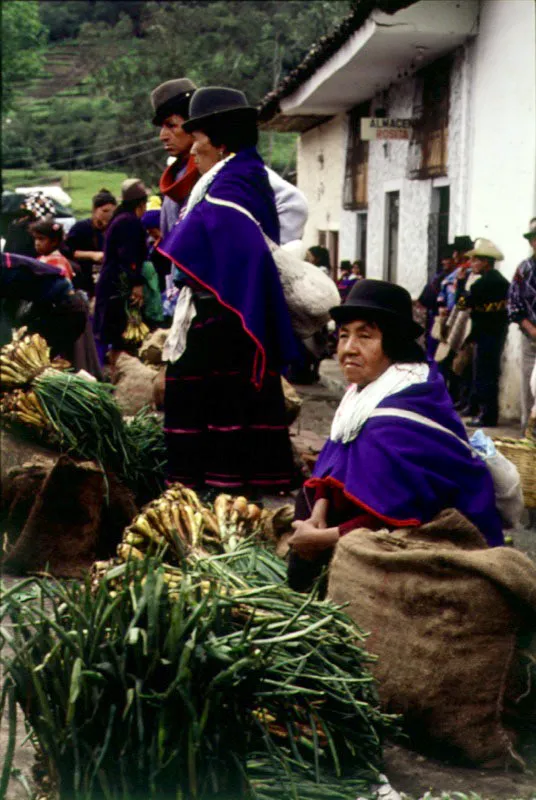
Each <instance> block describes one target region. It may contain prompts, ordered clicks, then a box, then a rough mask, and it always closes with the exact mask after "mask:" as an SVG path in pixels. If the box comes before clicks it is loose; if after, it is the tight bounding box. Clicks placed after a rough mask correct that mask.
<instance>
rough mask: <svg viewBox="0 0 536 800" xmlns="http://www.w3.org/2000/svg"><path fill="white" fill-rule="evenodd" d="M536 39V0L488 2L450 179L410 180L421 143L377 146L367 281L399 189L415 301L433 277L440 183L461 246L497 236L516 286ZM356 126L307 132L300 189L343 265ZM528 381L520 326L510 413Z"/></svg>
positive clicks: (406, 87)
mask: <svg viewBox="0 0 536 800" xmlns="http://www.w3.org/2000/svg"><path fill="white" fill-rule="evenodd" d="M535 39H536V3H534V2H533V0H481V9H480V20H479V29H478V34H477V36H476V37H475V38H474V39H472V40H469V41H468V42H467V43H466V44H465V45H464V46H463V47H460V48H459V49H458V50H457V51H456V53H455V54H454V64H453V69H452V78H451V91H450V108H449V142H448V176H447V178H442V179H437V180H435V181H432V180H410V179H409V178H408V177H407V174H408V156H410V147H412V145H411V144H410V143H408V142H404V141H389V142H381V141H375V142H371V143H370V149H369V186H368V197H369V206H368V226H367V227H368V231H367V235H368V239H367V276H368V277H378V278H381V277H383V274H384V260H385V249H386V225H385V222H386V220H385V211H386V192H389V191H399V192H400V220H399V250H398V276H397V280H398V282H399V283H400V284H402V285H403V286H405V287H406V288H407V289H408V290H409V292H410V293H411V294H412V296H413V297H416V296H417V295H418V294H419V293H420V291H421V289H422V287H423V286H424V284H425V282H426V280H427V269H428V215H429V213H430V210H431V200H432V191H433V188H434V186H438V185H449V186H450V224H449V238H450V240H451V241H452V239H453V238H454V236H456V235H461V234H468V235H470V236H471V237H473V238H476V237H479V236H484V237H486V238H490V239H492V240H493V241H494V242H495V243H496V244H497V245H498V246H499V247H500V249H501V250H502V251H503V252H504V253H505V261H504V262H503V263H502V264H501V265H500V269H501V271H502V272H503V274H504V275H505V276H506V277H507V278H508V279H511V277H512V275H513V272H514V270H515V267H516V266H517V264H518V263H519V262H520V261H521V260H522V259H523V258H525V257H526V256H527V255H528V247H527V245H526V242H525V240H524V239H523V238H522V236H521V233H522V232H523V230H525V228H526V225H527V223H528V221H529V219H530V218H531V217H532V216H534V215H535V214H536V48H535ZM415 93H416V80H415V78H412V77H410V78H407V79H405V80H403V81H401V82H399V83H396V84H394V85H392V86H391V87H390V88H389V90H388V93H387V97H388V99H387V102H386V103H385V102H384V101H385V98H384V97H382V98H380V97H378V98H376V99H377V100H378V105H386V106H387V110H388V114H389V116H391V117H411V116H412V114H413V110H414V109H413V107H414V102H415ZM380 99H381V100H382V102H380ZM347 124H348V117H347V115H346V114H339V115H338V116H336V117H335V118H334V119H332V120H331V121H330V122H327V123H325V124H323V125H321V126H318V127H317V128H314V129H313V130H311V131H308V132H307V133H305V134H303V135H302V136H301V138H300V143H299V146H298V186H299V188H300V189H301V190H302V191H303V192H304V193H305V194H306V196H307V197H308V199H309V203H310V216H309V220H308V223H307V226H306V229H305V235H304V241H305V243H306V245H308V246H309V245H311V244H315V243H316V242H317V241H318V235H317V232H318V230H338V231H339V257H340V259H345V258H348V259H351V260H353V258H355V255H356V238H357V224H356V223H357V215H356V212H353V211H344V210H343V209H342V191H343V185H344V168H345V157H346V142H347ZM322 160H323V164H322ZM519 374H520V348H519V333H518V331H517V329H516V328H515V327H514V326H511V328H510V333H509V338H508V343H507V346H506V348H505V357H504V359H503V369H502V379H501V397H500V405H501V413H502V415H503V416H505V417H516V416H518V414H519Z"/></svg>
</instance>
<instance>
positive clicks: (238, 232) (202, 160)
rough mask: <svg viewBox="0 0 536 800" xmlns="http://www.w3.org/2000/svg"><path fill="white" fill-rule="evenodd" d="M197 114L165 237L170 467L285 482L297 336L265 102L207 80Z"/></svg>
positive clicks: (182, 474)
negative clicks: (192, 170)
mask: <svg viewBox="0 0 536 800" xmlns="http://www.w3.org/2000/svg"><path fill="white" fill-rule="evenodd" d="M189 114H190V118H189V119H188V121H187V122H184V123H183V129H184V130H185V131H187V132H188V133H192V135H193V138H194V144H193V147H192V151H191V153H192V155H193V157H194V160H195V162H196V165H197V168H198V170H199V172H200V174H201V178H200V180H199V181H198V182H197V184H196V185H195V187H194V189H193V190H192V193H191V195H190V198H189V200H188V204H187V207H186V213H185V215H184V216H183V218H182V219H181V221H180V222H179V224H178V225H176V226H175V227H174V228H173V229H172V230H171V232H170V233H169V235H168V236H167V237H166V239H165V240H164V242H162V244H161V245H160V247H159V248H158V249H159V250H160V252H162V253H163V254H164V255H166V256H167V257H168V258H170V259H171V260H172V262H173V263H174V264H175V267H176V282H177V283H180V284H181V285H182V288H181V292H180V295H179V299H178V302H177V306H176V309H175V314H174V318H173V324H172V326H171V329H170V334H169V337H168V340H167V342H166V346H165V348H164V354H163V356H164V360H166V361H168V362H169V366H168V369H167V373H166V391H165V400H164V410H165V421H164V428H165V434H166V443H167V457H168V465H167V466H168V469H167V473H168V474H167V477H168V480H169V481H180V482H181V483H184V484H186V485H188V486H196V487H198V488H199V487H203V486H207V487H215V488H224V489H226V490H228V491H236V490H243V488H244V487H246V486H247V487H248V488H249V490H250V492H251V491H252V490H258V491H261V490H262V491H264V492H266V491H274V490H285V489H288V488H289V487H290V485H291V480H292V476H293V459H292V451H291V446H290V439H289V434H288V428H287V425H286V421H285V407H284V398H283V393H282V389H281V380H280V376H281V370H282V368H283V367H284V366H285V365H286V364H288V363H289V361H290V360H291V359H293V358H294V357H295V355H296V341H295V338H294V334H293V331H292V328H291V322H290V317H289V312H288V309H287V305H286V302H285V298H284V295H283V290H282V288H281V282H280V280H279V275H278V272H277V268H276V265H275V263H274V260H273V258H272V256H271V253H270V249H269V247H268V244H267V243H266V239H265V236H268V237H269V238H270V239H271V240H273V241H275V242H279V223H278V218H277V212H276V206H275V199H274V193H273V190H272V188H271V186H270V182H269V179H268V176H267V173H266V169H265V166H264V163H263V161H262V159H261V158H260V156H259V154H258V153H257V150H256V148H255V145H256V142H257V122H256V119H257V112H256V110H255V109H254V108H252V107H250V106H249V105H248V104H247V100H246V97H245V95H244V94H243V93H242V92H238V91H235V90H233V89H225V88H219V87H207V88H204V89H198V90H197V91H196V92H195V93H194V95H193V97H192V100H191V103H190V109H189Z"/></svg>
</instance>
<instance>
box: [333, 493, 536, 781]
mask: <svg viewBox="0 0 536 800" xmlns="http://www.w3.org/2000/svg"><path fill="white" fill-rule="evenodd" d="M328 596H329V597H330V599H331V600H333V601H334V602H336V603H347V604H348V606H347V609H346V610H347V612H348V613H349V614H350V616H351V617H352V618H353V619H354V620H355V621H356V622H357V623H358V625H359V626H360V627H361V628H362V629H363V630H365V631H369V632H370V636H369V638H368V640H367V647H368V649H369V650H370V651H371V652H372V653H375V654H376V655H377V656H378V661H377V662H376V663H375V664H374V665H373V667H372V668H373V672H374V674H375V677H376V678H377V680H378V690H379V694H380V699H381V702H382V705H383V707H384V709H385V710H387V711H391V712H396V713H399V714H402V715H403V720H404V723H405V726H406V728H407V730H408V732H409V733H410V735H411V737H412V738H413V740H414V741H415V743H416V744H417V745H418V746H419V745H420V746H423V745H424V746H426V748H427V749H429V750H430V749H432V750H436V751H441V752H442V753H444V752H445V751H448V752H451V753H452V754H453V755H456V756H458V757H461V758H462V759H464V760H468V761H470V762H472V763H478V764H482V765H489V766H499V765H506V764H508V763H511V762H512V761H516V760H519V759H518V756H517V754H516V753H515V750H514V742H513V736H512V735H511V733H510V732H508V731H507V730H506V729H505V727H504V726H503V723H502V720H501V715H502V711H503V698H504V691H505V684H506V681H507V676H508V673H509V669H510V667H511V664H512V660H513V657H514V653H515V648H516V637H517V633H518V632H519V630H521V629H525V628H527V627H529V628H530V627H532V628H534V626H535V625H536V616H535V613H536V568H535V567H534V565H533V563H532V562H531V561H530V559H528V558H527V557H526V556H524V555H522V554H520V553H518V552H516V551H513V550H512V549H511V548H488V547H487V545H486V543H485V541H484V539H483V538H482V537H481V535H480V533H479V532H478V531H477V529H476V528H475V527H474V526H473V525H471V524H470V523H469V522H468V521H467V520H466V519H465V518H464V517H462V515H461V514H459V512H457V511H455V510H452V509H451V510H449V511H447V512H443V513H442V514H441V515H439V517H438V518H436V520H434V521H432V522H431V523H429V524H428V525H424V526H422V527H421V528H417V529H407V530H400V531H395V532H389V531H387V530H383V531H378V532H372V531H370V530H368V529H365V528H362V529H359V530H357V531H353V532H351V533H349V534H347V535H346V536H344V537H343V538H342V539H341V540H340V542H339V543H338V545H337V547H336V550H335V554H334V557H333V561H332V564H331V567H330V574H329V586H328Z"/></svg>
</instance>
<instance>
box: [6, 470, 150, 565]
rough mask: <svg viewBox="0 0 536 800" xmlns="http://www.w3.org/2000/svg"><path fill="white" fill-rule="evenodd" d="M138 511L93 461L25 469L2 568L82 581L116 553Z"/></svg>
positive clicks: (16, 485) (15, 487)
mask: <svg viewBox="0 0 536 800" xmlns="http://www.w3.org/2000/svg"><path fill="white" fill-rule="evenodd" d="M32 493H33V494H32ZM137 512H138V509H137V507H136V504H135V502H134V497H133V495H132V493H131V492H130V491H129V490H128V489H127V488H126V487H125V486H123V485H122V483H121V482H120V481H119V480H118V479H117V478H116V477H115V475H113V474H109V475H107V476H105V475H104V473H103V472H102V469H101V468H100V467H98V466H97V465H96V464H95V463H94V462H92V461H86V462H80V461H73V460H71V459H70V458H69V457H68V456H61V457H60V458H59V459H58V461H57V462H56V464H55V465H54V466H53V467H48V468H44V467H41V468H32V469H30V470H21V471H20V472H19V474H18V475H16V476H15V478H14V479H13V481H12V486H11V502H10V504H9V506H8V514H7V517H6V528H7V531H8V533H9V534H10V535H9V542H8V544H9V546H8V550H7V553H6V556H5V558H4V560H3V561H2V562H1V563H0V569H3V570H5V571H6V572H11V573H15V574H18V575H21V574H25V573H29V572H39V571H44V570H47V571H48V572H49V573H50V574H51V575H55V576H56V577H63V578H74V577H81V576H82V575H83V574H84V572H85V571H86V570H88V569H89V568H90V567H91V565H92V563H93V561H94V560H95V558H101V559H106V558H110V557H111V556H112V555H113V554H114V553H115V549H116V546H117V544H118V543H119V541H120V540H121V536H122V533H123V530H124V529H125V527H126V526H127V525H128V524H129V523H130V522H131V521H132V519H133V518H134V517H135V516H136V514H137Z"/></svg>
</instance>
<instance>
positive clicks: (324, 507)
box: [306, 497, 328, 529]
mask: <svg viewBox="0 0 536 800" xmlns="http://www.w3.org/2000/svg"><path fill="white" fill-rule="evenodd" d="M327 514H328V500H327V498H325V497H321V498H320V499H319V500H317V501H316V503H315V504H314V506H313V511H312V513H311V516H310V517H309V519H308V520H306V521H307V522H310V523H311V525H313V526H314V527H315V528H320V529H324V528H327V527H328V523H327Z"/></svg>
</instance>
